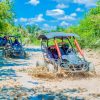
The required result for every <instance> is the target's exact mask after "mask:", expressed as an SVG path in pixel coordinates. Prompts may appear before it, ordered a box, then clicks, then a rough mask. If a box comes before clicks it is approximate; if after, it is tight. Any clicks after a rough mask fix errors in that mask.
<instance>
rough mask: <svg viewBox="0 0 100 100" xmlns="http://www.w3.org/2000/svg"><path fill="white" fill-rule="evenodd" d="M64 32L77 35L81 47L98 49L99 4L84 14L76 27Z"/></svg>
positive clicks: (99, 31) (99, 29)
mask: <svg viewBox="0 0 100 100" xmlns="http://www.w3.org/2000/svg"><path fill="white" fill-rule="evenodd" d="M99 1H100V0H99ZM66 31H67V32H74V33H77V34H79V35H80V37H81V41H80V44H81V45H82V47H92V48H93V47H100V2H98V5H97V7H95V8H92V9H91V10H90V11H89V12H88V13H87V14H86V16H85V18H84V19H83V20H81V21H80V24H79V25H78V26H72V27H70V28H68V29H67V30H66Z"/></svg>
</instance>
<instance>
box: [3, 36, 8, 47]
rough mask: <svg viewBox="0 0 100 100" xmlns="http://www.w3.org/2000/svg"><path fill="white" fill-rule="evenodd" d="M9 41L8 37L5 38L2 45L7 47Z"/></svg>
mask: <svg viewBox="0 0 100 100" xmlns="http://www.w3.org/2000/svg"><path fill="white" fill-rule="evenodd" d="M7 41H8V39H7V37H6V36H4V37H3V44H2V45H3V46H5V45H6V44H7Z"/></svg>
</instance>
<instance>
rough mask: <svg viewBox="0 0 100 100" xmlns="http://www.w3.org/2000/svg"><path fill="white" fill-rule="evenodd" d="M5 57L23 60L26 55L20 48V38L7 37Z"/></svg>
mask: <svg viewBox="0 0 100 100" xmlns="http://www.w3.org/2000/svg"><path fill="white" fill-rule="evenodd" d="M4 55H5V57H12V58H25V57H26V53H25V50H24V48H23V46H22V41H21V38H20V37H18V36H9V41H8V43H7V44H6V46H5V49H4Z"/></svg>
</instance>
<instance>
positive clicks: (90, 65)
mask: <svg viewBox="0 0 100 100" xmlns="http://www.w3.org/2000/svg"><path fill="white" fill-rule="evenodd" d="M89 72H90V73H93V74H96V72H95V67H94V65H93V64H92V63H90V64H89Z"/></svg>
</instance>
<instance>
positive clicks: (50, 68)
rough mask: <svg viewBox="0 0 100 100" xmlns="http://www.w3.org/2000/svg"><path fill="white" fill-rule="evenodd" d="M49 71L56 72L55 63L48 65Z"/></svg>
mask: <svg viewBox="0 0 100 100" xmlns="http://www.w3.org/2000/svg"><path fill="white" fill-rule="evenodd" d="M47 68H48V70H49V72H55V68H54V65H53V64H51V63H49V64H48V66H47Z"/></svg>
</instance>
